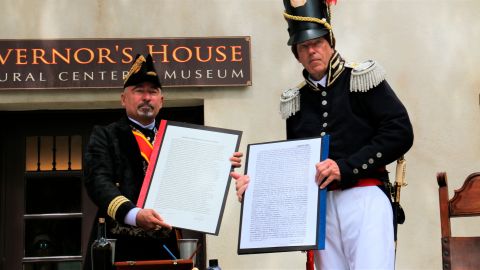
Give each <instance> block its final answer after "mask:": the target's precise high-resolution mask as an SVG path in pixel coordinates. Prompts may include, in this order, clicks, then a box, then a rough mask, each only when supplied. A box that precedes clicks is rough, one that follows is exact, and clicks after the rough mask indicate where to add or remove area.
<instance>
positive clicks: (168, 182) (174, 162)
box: [137, 120, 242, 235]
mask: <svg viewBox="0 0 480 270" xmlns="http://www.w3.org/2000/svg"><path fill="white" fill-rule="evenodd" d="M241 134H242V132H241V131H236V130H228V129H221V128H214V127H206V126H200V125H193V124H186V123H180V122H173V121H166V120H162V121H161V123H160V126H159V129H158V132H157V135H156V137H155V143H154V145H153V152H152V154H151V156H150V163H149V165H148V169H147V172H146V175H145V180H144V182H143V185H142V189H141V191H140V196H139V199H138V202H137V206H138V207H141V208H152V209H155V210H156V211H157V212H158V213H159V214H160V215H161V216H162V217H163V218H164V220H165V221H166V222H167V223H169V224H170V225H172V226H173V227H176V228H182V229H188V230H193V231H199V232H204V233H208V234H214V235H218V232H219V230H220V223H221V219H222V215H223V210H224V207H225V201H226V199H227V194H228V189H229V186H230V181H231V177H230V172H231V171H232V167H231V163H230V160H229V158H230V157H231V156H232V154H233V153H234V152H236V151H238V147H239V144H240V139H241Z"/></svg>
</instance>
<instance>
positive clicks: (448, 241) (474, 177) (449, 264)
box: [437, 172, 480, 270]
mask: <svg viewBox="0 0 480 270" xmlns="http://www.w3.org/2000/svg"><path fill="white" fill-rule="evenodd" d="M437 182H438V196H439V203H440V222H441V229H442V268H443V269H445V270H446V269H453V270H458V269H462V270H470V269H472V270H473V269H475V270H478V269H480V237H453V236H452V235H451V228H450V218H453V217H468V216H479V215H480V173H473V174H471V175H469V176H468V177H467V179H465V182H464V183H463V186H462V187H461V188H460V189H458V190H455V195H454V196H453V198H452V199H450V200H449V199H448V184H447V174H446V173H444V172H441V173H438V174H437Z"/></svg>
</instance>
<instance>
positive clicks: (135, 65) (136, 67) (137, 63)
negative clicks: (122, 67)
mask: <svg viewBox="0 0 480 270" xmlns="http://www.w3.org/2000/svg"><path fill="white" fill-rule="evenodd" d="M146 61H147V60H146V59H145V57H143V55H140V56H139V57H138V58H137V60H135V63H133V65H132V67H131V68H130V70H129V71H128V73H127V76H126V77H125V79H124V80H123V83H126V82H127V81H128V78H130V76H132V74H134V73H137V72H138V71H139V70H140V69H141V68H142V64H143V62H146ZM155 75H157V74H155Z"/></svg>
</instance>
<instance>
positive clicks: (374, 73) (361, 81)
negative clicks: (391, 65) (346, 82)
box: [345, 60, 386, 92]
mask: <svg viewBox="0 0 480 270" xmlns="http://www.w3.org/2000/svg"><path fill="white" fill-rule="evenodd" d="M345 66H346V67H349V68H352V73H351V77H350V92H367V91H368V90H370V89H372V88H374V87H376V86H377V85H378V84H380V83H381V82H382V81H384V80H385V77H386V72H385V70H384V69H383V67H382V66H380V65H379V64H378V63H377V62H376V61H374V60H367V61H365V62H362V63H354V62H349V63H346V64H345Z"/></svg>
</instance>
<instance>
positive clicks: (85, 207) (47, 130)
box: [0, 106, 206, 270]
mask: <svg viewBox="0 0 480 270" xmlns="http://www.w3.org/2000/svg"><path fill="white" fill-rule="evenodd" d="M123 114H124V110H123V109H113V110H112V109H109V110H71V111H22V112H0V117H1V118H0V119H2V120H3V123H4V125H3V127H2V129H0V258H1V261H0V269H25V270H34V269H42V270H48V269H56V270H70V269H82V260H83V258H84V256H85V251H86V245H87V244H88V238H89V236H90V230H91V226H92V224H93V219H94V216H95V212H96V207H95V205H93V203H92V202H91V201H90V199H89V198H88V196H87V194H86V191H85V189H84V185H83V179H82V175H83V172H82V161H83V152H84V148H85V146H86V144H87V142H88V138H89V135H90V132H91V130H92V128H93V126H94V125H105V124H108V123H111V122H113V121H116V120H118V119H119V118H120V117H122V116H123ZM203 115H204V112H203V106H194V107H172V108H163V109H162V110H161V112H160V114H159V116H158V118H159V119H167V120H173V121H181V122H188V123H193V124H200V125H202V124H203V123H204V119H203ZM183 234H184V237H195V238H197V239H200V241H201V242H203V243H202V246H203V247H205V236H204V235H202V234H197V233H195V232H183ZM197 257H198V261H197V262H198V265H204V264H205V257H206V256H205V249H203V250H202V251H201V254H198V256H197Z"/></svg>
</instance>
